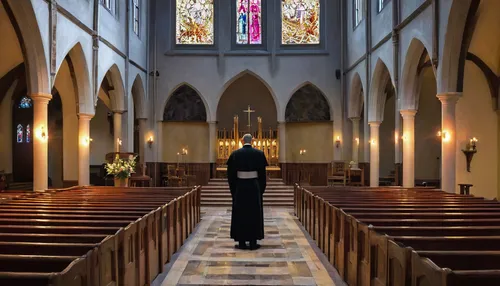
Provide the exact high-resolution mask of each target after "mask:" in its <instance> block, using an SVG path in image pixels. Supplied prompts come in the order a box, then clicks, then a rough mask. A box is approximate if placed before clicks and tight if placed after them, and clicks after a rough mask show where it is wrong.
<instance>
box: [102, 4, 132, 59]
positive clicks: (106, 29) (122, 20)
mask: <svg viewBox="0 0 500 286" xmlns="http://www.w3.org/2000/svg"><path fill="white" fill-rule="evenodd" d="M95 1H97V0H95ZM127 1H129V0H127ZM126 8H127V7H126V1H123V0H122V1H118V0H117V1H116V11H114V13H112V12H110V11H109V10H108V9H106V8H104V6H103V5H99V9H100V10H99V34H100V35H101V36H102V37H103V38H104V39H106V40H107V41H108V42H110V43H111V44H112V45H113V46H115V47H116V48H118V50H120V51H122V52H125V50H126V47H125V42H126V37H125V35H126V32H127V27H126V16H127V14H126V13H127V12H126ZM103 46H104V44H101V45H100V47H99V49H100V48H101V47H103Z"/></svg>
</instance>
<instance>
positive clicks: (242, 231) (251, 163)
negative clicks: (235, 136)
mask: <svg viewBox="0 0 500 286" xmlns="http://www.w3.org/2000/svg"><path fill="white" fill-rule="evenodd" d="M266 166H267V160H266V156H265V155H264V153H263V152H262V151H260V150H257V149H254V148H252V146H251V145H244V146H243V148H240V149H238V150H236V151H234V152H233V153H232V154H231V156H229V159H228V160H227V177H228V181H229V188H230V189H231V195H232V197H233V209H232V216H231V238H232V239H234V240H236V241H252V240H259V239H263V238H264V210H263V208H262V196H263V194H264V191H265V190H266ZM238 171H240V172H242V171H243V172H248V171H256V172H257V174H258V178H255V179H239V178H238Z"/></svg>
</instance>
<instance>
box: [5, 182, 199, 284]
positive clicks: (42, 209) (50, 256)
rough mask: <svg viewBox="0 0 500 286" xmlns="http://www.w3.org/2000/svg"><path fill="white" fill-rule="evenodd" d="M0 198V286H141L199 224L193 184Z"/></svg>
mask: <svg viewBox="0 0 500 286" xmlns="http://www.w3.org/2000/svg"><path fill="white" fill-rule="evenodd" d="M3 195H4V194H3V193H0V198H1V203H0V285H35V286H36V285H44V286H45V285H52V286H61V285H72V286H73V285H74V286H102V285H134V286H135V285H149V284H150V283H151V282H152V280H153V279H154V278H155V277H156V276H157V275H158V274H159V273H160V272H161V271H162V270H163V265H164V264H165V263H167V262H168V261H170V259H171V258H172V256H173V254H174V253H175V252H176V251H177V250H178V249H179V248H180V247H181V245H182V244H183V243H184V241H185V239H187V237H188V236H189V234H190V233H191V232H192V231H193V229H194V228H195V226H196V224H197V223H198V222H199V221H200V195H201V189H200V187H194V188H112V187H85V188H72V189H68V190H63V191H51V192H47V193H38V194H33V193H29V194H26V195H17V196H5V197H4V196H3Z"/></svg>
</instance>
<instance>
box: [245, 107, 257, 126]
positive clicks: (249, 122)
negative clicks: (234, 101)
mask: <svg viewBox="0 0 500 286" xmlns="http://www.w3.org/2000/svg"><path fill="white" fill-rule="evenodd" d="M243 112H245V113H248V125H247V126H248V131H250V127H251V126H252V123H251V121H250V115H251V114H252V112H255V110H252V109H251V108H250V105H249V106H248V109H247V110H243Z"/></svg>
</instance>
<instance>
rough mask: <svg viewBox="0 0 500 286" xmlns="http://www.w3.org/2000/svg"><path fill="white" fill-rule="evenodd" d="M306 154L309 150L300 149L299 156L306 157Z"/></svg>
mask: <svg viewBox="0 0 500 286" xmlns="http://www.w3.org/2000/svg"><path fill="white" fill-rule="evenodd" d="M306 152H307V150H306V149H300V151H299V154H300V155H305V154H306Z"/></svg>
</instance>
